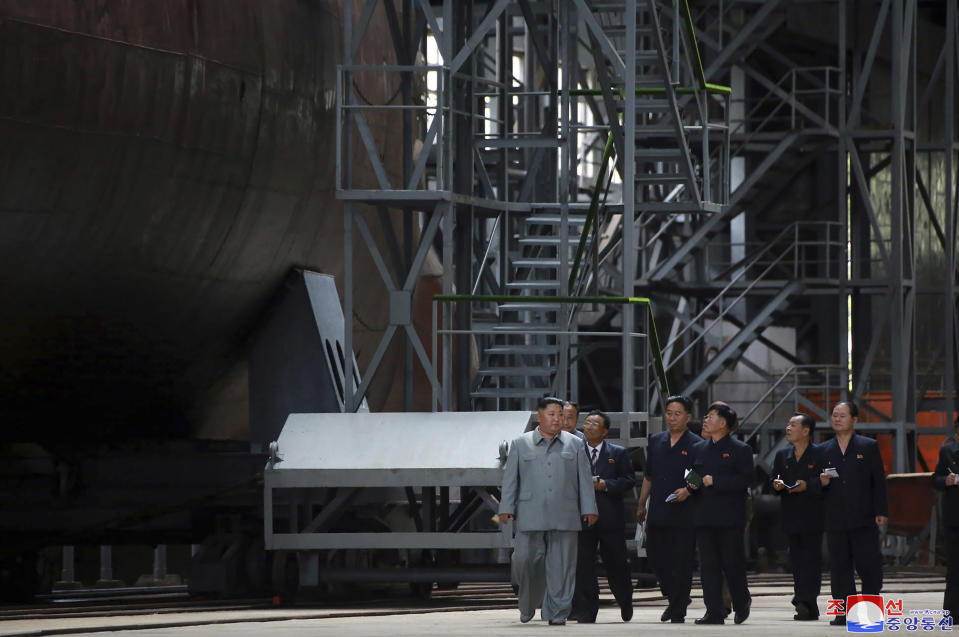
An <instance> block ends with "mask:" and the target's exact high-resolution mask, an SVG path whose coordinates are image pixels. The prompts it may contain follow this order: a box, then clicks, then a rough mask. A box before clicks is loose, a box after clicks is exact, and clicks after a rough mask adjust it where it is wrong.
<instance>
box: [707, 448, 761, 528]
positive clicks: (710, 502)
mask: <svg viewBox="0 0 959 637" xmlns="http://www.w3.org/2000/svg"><path fill="white" fill-rule="evenodd" d="M693 467H694V468H695V469H696V473H698V474H699V475H700V476H703V477H705V476H707V475H711V476H712V477H713V486H711V487H707V486H702V487H700V488H699V489H697V490H696V492H695V494H696V495H695V497H697V498H699V501H698V502H697V504H696V526H700V527H703V526H705V527H712V526H718V527H733V526H745V525H746V489H748V488H749V485H750V484H751V483H752V481H753V475H754V471H755V470H754V468H753V450H752V448H751V447H750V446H749V445H747V444H746V443H744V442H741V441H739V440H736V439H735V438H733V437H732V436H731V435H727V436H724V437H723V438H722V439H721V440H720V441H719V442H713V441H712V440H707V441H705V444H703V445H702V446H701V447H699V456H698V457H697V458H696V463H695V464H694V465H693Z"/></svg>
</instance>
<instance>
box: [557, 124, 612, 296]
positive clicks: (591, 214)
mask: <svg viewBox="0 0 959 637" xmlns="http://www.w3.org/2000/svg"><path fill="white" fill-rule="evenodd" d="M612 156H613V131H609V135H608V136H607V137H606V148H604V149H603V159H602V160H601V161H600V165H599V174H598V175H597V176H596V186H595V187H594V188H593V194H592V196H590V198H589V210H588V211H587V212H586V223H585V224H584V225H583V232H582V233H581V234H580V235H579V245H578V246H577V247H576V255H575V256H574V257H573V265H572V267H571V268H570V270H569V281H568V282H567V285H566V291H567V293H568V294H572V293H573V289H574V286H575V284H576V277H577V275H578V274H579V264H580V261H582V259H583V253H584V252H586V243H587V241H588V239H589V231H590V230H591V229H592V225H593V220H594V219H595V218H596V211H597V210H598V209H599V191H600V187H601V186H602V184H603V182H604V181H606V170H607V167H608V166H609V160H610V158H611V157H612Z"/></svg>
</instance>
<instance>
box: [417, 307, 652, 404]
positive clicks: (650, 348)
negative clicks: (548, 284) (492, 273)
mask: <svg viewBox="0 0 959 637" xmlns="http://www.w3.org/2000/svg"><path fill="white" fill-rule="evenodd" d="M433 300H434V301H437V302H439V303H522V302H526V303H544V304H545V303H549V304H556V305H560V304H562V303H569V304H571V305H572V304H582V303H607V304H612V305H645V306H646V311H647V312H648V316H649V334H648V336H649V345H650V347H649V350H650V353H651V354H652V355H653V370H654V371H655V372H656V380H657V381H659V393H660V399H661V400H665V399H666V397H667V396H669V381H668V380H667V378H666V368H665V367H664V366H663V350H662V347H661V346H660V343H659V333H658V332H657V331H656V320H655V317H654V316H653V302H652V301H650V300H649V299H648V298H646V297H643V296H521V295H518V294H513V295H509V294H434V295H433Z"/></svg>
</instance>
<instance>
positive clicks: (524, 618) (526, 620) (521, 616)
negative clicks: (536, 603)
mask: <svg viewBox="0 0 959 637" xmlns="http://www.w3.org/2000/svg"><path fill="white" fill-rule="evenodd" d="M535 614H536V611H533V612H532V613H530V614H529V615H524V614H523V613H520V614H519V620H520V621H521V622H523V623H524V624H528V623H529V621H530V620H531V619H533V615H535Z"/></svg>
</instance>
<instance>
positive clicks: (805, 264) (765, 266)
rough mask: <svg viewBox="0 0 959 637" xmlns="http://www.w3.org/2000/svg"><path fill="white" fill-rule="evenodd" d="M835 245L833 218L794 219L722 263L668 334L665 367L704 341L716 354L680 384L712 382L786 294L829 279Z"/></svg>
mask: <svg viewBox="0 0 959 637" xmlns="http://www.w3.org/2000/svg"><path fill="white" fill-rule="evenodd" d="M841 247H842V246H841V241H840V226H839V224H837V223H834V222H796V223H793V224H791V225H790V226H787V227H786V228H785V229H784V230H783V231H782V232H780V233H779V234H778V235H777V236H776V237H775V238H773V239H772V240H771V241H769V242H768V243H766V244H765V245H764V246H763V247H760V248H758V249H757V250H756V251H754V252H753V253H751V254H750V255H748V256H747V257H745V258H744V259H741V260H740V261H738V262H736V263H730V264H728V265H726V264H722V265H724V266H725V267H723V268H722V269H721V270H719V271H717V272H716V273H715V279H714V280H715V281H717V283H716V284H715V287H716V288H717V289H716V291H715V294H714V295H713V297H712V298H711V300H710V301H709V302H707V303H706V304H705V305H704V306H703V307H702V308H701V309H700V310H699V311H698V313H696V314H695V315H694V316H691V317H689V318H688V319H687V320H686V321H685V325H684V326H683V327H682V328H681V329H678V330H676V331H674V333H673V334H671V336H670V339H669V341H668V342H667V344H666V346H665V348H664V359H665V360H664V364H665V367H666V370H667V371H669V370H671V369H673V368H675V367H676V365H677V364H678V363H679V362H680V361H681V360H682V359H683V358H684V357H685V356H687V355H688V354H690V353H691V352H693V351H695V349H696V348H697V347H700V346H701V345H702V344H708V345H710V346H713V347H716V348H717V351H716V354H715V355H714V356H713V357H712V358H711V359H710V360H709V361H708V362H707V363H706V364H705V365H704V366H703V367H702V369H700V370H699V371H698V373H696V375H695V376H693V377H692V378H690V379H689V380H688V381H687V382H686V383H685V385H684V386H685V391H687V392H689V393H693V392H695V391H697V390H699V389H701V388H703V387H705V386H706V385H708V384H710V383H712V382H713V381H714V380H716V378H718V377H719V375H720V374H721V373H722V372H723V370H725V369H726V368H728V367H729V366H730V365H732V364H733V363H735V362H736V361H737V360H739V358H740V356H742V354H743V352H745V350H746V348H747V347H748V346H749V345H750V343H752V341H753V340H755V339H756V338H758V337H759V336H760V335H761V334H762V332H763V330H765V329H766V328H767V327H769V326H770V325H771V324H772V323H773V322H774V320H775V319H776V317H777V314H778V313H780V312H782V311H783V310H785V309H786V308H787V307H788V306H789V303H790V301H791V299H793V298H795V297H796V296H797V295H800V294H802V293H803V292H804V291H805V290H807V289H808V287H809V286H810V285H820V284H835V281H837V280H838V279H839V276H840V271H839V268H840V267H841V265H842V263H841V260H840V259H839V255H840V254H841ZM756 299H761V301H760V302H759V303H756V302H755V301H756ZM751 301H752V303H750V302H751ZM757 305H758V306H759V307H758V308H757V307H756V306H757ZM724 322H726V323H734V325H735V327H734V328H733V329H734V331H735V333H734V334H733V335H732V336H731V337H730V338H729V339H728V340H724V339H723V335H722V332H723V324H724ZM727 329H728V328H727Z"/></svg>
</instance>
